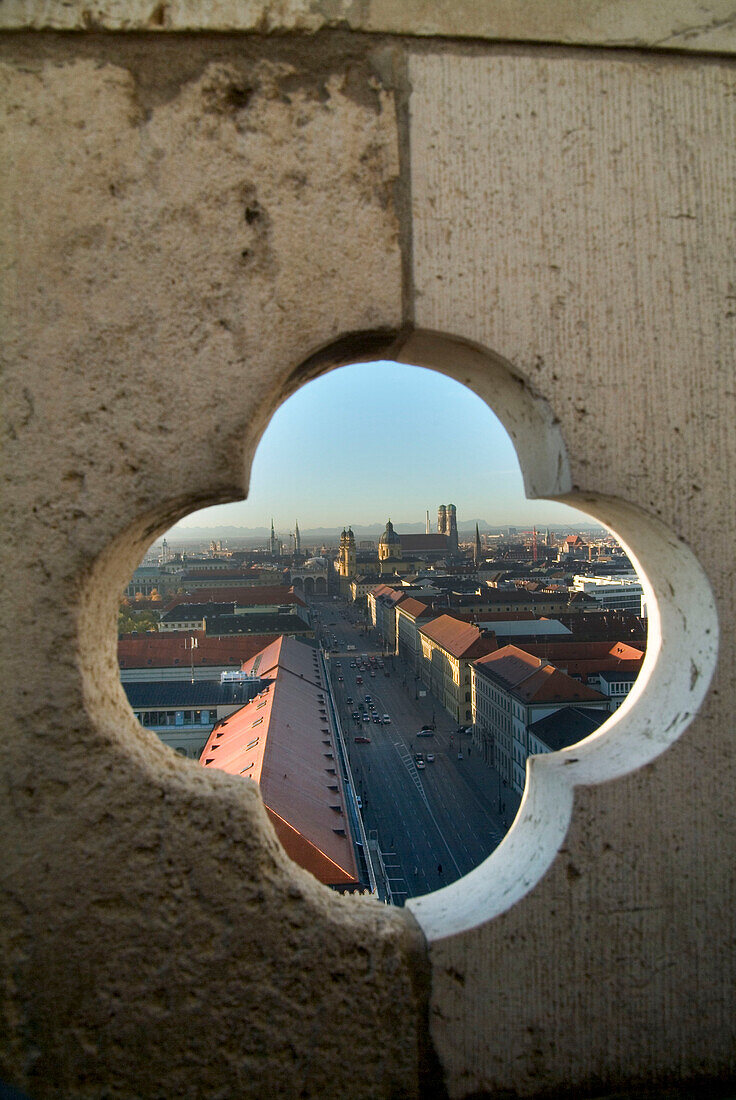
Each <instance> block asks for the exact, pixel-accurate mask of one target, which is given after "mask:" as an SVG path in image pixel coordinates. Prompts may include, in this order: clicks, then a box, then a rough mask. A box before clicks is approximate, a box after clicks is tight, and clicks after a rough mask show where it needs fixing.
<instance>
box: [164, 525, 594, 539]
mask: <svg viewBox="0 0 736 1100" xmlns="http://www.w3.org/2000/svg"><path fill="white" fill-rule="evenodd" d="M476 523H477V524H478V530H479V531H480V532H481V534H484V535H498V534H505V533H506V532H507V531H508V529H509V524H507V523H504V524H497V525H492V524H489V523H487V521H486V520H484V519H478V520H475V519H471V520H464V521H463V522H462V523H460V524H459V525H458V534H459V536H460V539H461V540H462V539H469V538H472V537H473V535H475V525H476ZM351 526H352V528H353V532H354V534H355V538H356V540H357V541H358V542H360V541H361V540H363V539H365V540H367V539H372V540H373V541H376V540H377V539H378V538H379V537H380V536H381V534H382V533H383V531H384V529H385V524H383V523H369V524H360V523H353V524H352V525H351ZM394 526H395V527H396V530H397V531H398V532H399V534H404V535H416V534H422V533H423V532H424V531H425V529H426V524H425V522H418V523H398V522H397V523H396V524H395V525H394ZM511 526H512V527H516V528H517V530H519V531H530V530H531V527H532V525H531V524H524V523H515V524H511ZM546 527H547V524H539V523H538V524H537V531H540V532H544V531H545V530H546ZM434 529H435V528H434V526H433V530H434ZM549 529H550V531H562V532H567V531H573V530H574V531H589V532H601V531H604V530H605V528H603V527H601V525H600V524H598V523H578V524H575V525H572V524H560V523H550V524H549ZM341 532H342V527H307V528H303V529H302V528H300V531H299V533H300V535H301V539H302V543H314V542H320V543H321V542H335V541H336V540H337V539H339V538H340V534H341ZM270 533H271V532H270V529H269V528H268V527H236V526H234V525H230V526H219V527H172V528H171V530H170V531H168V532H167V535H166V537H167V539H168V541H169V542H202V541H203V540H207V541H209V540H210V539H224V540H226V541H227V540H248V541H249V542H251V541H255V540H259V541H262V542H265V541H266V540H267V539H268V537H269V535H270ZM289 534H290V531H279V530H278V529H277V530H276V537H277V538H281V539H282V540H283V541H284V542H286V541H287V540H288V537H289Z"/></svg>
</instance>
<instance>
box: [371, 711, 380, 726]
mask: <svg viewBox="0 0 736 1100" xmlns="http://www.w3.org/2000/svg"><path fill="white" fill-rule="evenodd" d="M373 721H374V722H378V724H379V726H380V724H381V716H380V714H374V715H373Z"/></svg>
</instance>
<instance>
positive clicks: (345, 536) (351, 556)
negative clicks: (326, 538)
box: [338, 527, 357, 577]
mask: <svg viewBox="0 0 736 1100" xmlns="http://www.w3.org/2000/svg"><path fill="white" fill-rule="evenodd" d="M356 569H357V559H356V556H355V535H354V534H353V529H352V527H348V528H347V530H346V529H345V528H344V527H343V529H342V534H341V535H340V554H339V557H338V573H339V574H340V576H341V577H354V576H355V573H356Z"/></svg>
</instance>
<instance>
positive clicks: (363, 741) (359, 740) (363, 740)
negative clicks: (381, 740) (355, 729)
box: [353, 734, 371, 745]
mask: <svg viewBox="0 0 736 1100" xmlns="http://www.w3.org/2000/svg"><path fill="white" fill-rule="evenodd" d="M353 741H354V742H355V744H356V745H370V743H371V739H370V737H364V736H363V735H362V734H361V735H359V736H358V737H354V738H353Z"/></svg>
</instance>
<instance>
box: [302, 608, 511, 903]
mask: <svg viewBox="0 0 736 1100" xmlns="http://www.w3.org/2000/svg"><path fill="white" fill-rule="evenodd" d="M312 612H313V615H314V616H315V622H316V624H317V628H318V635H319V638H320V642H321V645H322V648H323V652H324V654H325V658H326V664H327V668H328V670H329V675H330V680H331V685H332V691H333V696H334V700H335V704H336V708H337V712H338V714H339V718H340V723H341V725H342V732H343V736H344V739H345V743H346V746H347V748H348V753H349V759H350V767H351V770H352V773H353V778H354V781H355V785H356V792H357V795H358V797H359V799H360V804H361V807H362V809H361V813H362V817H363V821H364V824H365V828H366V833H367V835H368V837H369V838H372V839H373V841H374V844H375V849H376V852H377V855H378V862H379V865H380V868H381V873H382V874H383V875H384V877H385V885H386V892H387V895H388V896H389V898H390V900H391V901H393V903H394V904H398V905H401V904H403V902H404V901H405V900H406V898H407V897H413V896H415V895H418V894H425V893H428V892H429V891H431V890H436V889H439V888H440V887H441V886H446V885H448V884H449V883H450V882H453V881H454V880H455V879H457V878H459V877H460V876H461V875H464V874H467V872H468V871H470V870H472V868H473V867H475V866H477V865H478V864H479V863H480V862H482V860H483V859H485V858H486V856H488V855H489V854H490V852H492V851H493V849H494V848H495V847H496V846H497V845H498V844H499V843H500V841H501V839H502V837H503V835H504V833H505V831H506V824H505V821H504V818H503V815H502V814H501V813H500V812H499V810H500V807H501V806H502V801H501V787H500V779H499V777H498V774H497V773H496V772H495V771H494V770H493V769H492V768H490V767H489V766H488V765H487V764H486V763H485V761H484V760H483V759H482V756H481V754H480V752H478V751H475V752H474V751H473V745H472V741H471V738H470V731H469V730H468V729H464V728H458V727H457V724H456V723H453V721H452V719H451V718H450V716H449V714H447V713H446V712H445V711H444V709H443V708H442V707H441V706H440V705H439V703H438V702H437V701H436V700H434V699H433V698H432V696H431V695H430V694H429V692H426V694H425V689H424V687H423V685H421V684H420V683H419V681H418V680H417V679H416V678H415V674H414V670H413V669H409V668H408V667H407V666H406V665H405V664H404V663H403V662H402V661H401V660H400V658H399V657H398V656H397V655H395V654H393V653H388V652H386V651H385V650H384V648H383V647H382V645H381V639H379V638H378V636H377V635H376V634H375V633H372V632H371V631H370V629H369V624H368V623H366V622H365V620H364V619H362V618H360V617H359V615H358V613H357V612H356V611H355V609H354V608H353V606H352V605H351V604H348V603H346V602H345V601H343V600H335V599H333V598H329V597H328V598H325V599H321V600H320V599H315V600H314V601H313V603H312ZM420 691H421V692H422V693H421V694H420Z"/></svg>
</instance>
